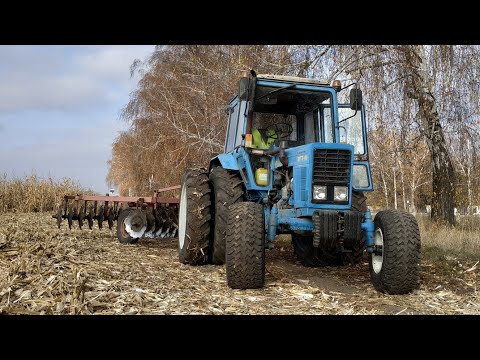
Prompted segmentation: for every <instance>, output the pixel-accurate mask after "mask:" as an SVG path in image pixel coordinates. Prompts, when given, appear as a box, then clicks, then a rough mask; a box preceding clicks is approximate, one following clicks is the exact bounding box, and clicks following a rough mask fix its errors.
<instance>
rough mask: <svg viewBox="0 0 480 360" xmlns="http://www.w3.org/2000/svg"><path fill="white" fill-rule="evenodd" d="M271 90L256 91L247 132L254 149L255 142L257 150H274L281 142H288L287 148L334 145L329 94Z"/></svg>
mask: <svg viewBox="0 0 480 360" xmlns="http://www.w3.org/2000/svg"><path fill="white" fill-rule="evenodd" d="M275 89H276V88H274V87H267V86H261V87H257V89H256V101H255V104H254V108H253V119H252V129H251V131H252V136H253V143H254V146H255V140H257V145H258V143H260V146H261V147H271V146H273V145H277V146H278V145H279V142H280V141H282V140H286V141H288V146H289V147H294V146H300V145H304V144H309V143H313V142H334V139H335V137H334V126H333V116H332V107H331V103H332V98H331V94H330V93H329V92H327V91H311V90H297V89H294V88H285V89H283V90H280V91H277V92H273V93H272V91H274V90H275ZM277 89H278V88H277ZM270 93H271V94H270ZM260 138H261V140H259V139H260Z"/></svg>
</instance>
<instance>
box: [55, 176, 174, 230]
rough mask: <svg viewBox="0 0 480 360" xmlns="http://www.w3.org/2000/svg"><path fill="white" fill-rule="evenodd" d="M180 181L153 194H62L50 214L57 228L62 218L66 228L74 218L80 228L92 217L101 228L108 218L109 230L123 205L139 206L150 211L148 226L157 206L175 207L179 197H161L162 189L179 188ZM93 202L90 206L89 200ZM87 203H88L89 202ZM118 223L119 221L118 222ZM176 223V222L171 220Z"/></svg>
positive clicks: (90, 226)
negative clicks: (53, 212)
mask: <svg viewBox="0 0 480 360" xmlns="http://www.w3.org/2000/svg"><path fill="white" fill-rule="evenodd" d="M180 188H181V186H180V185H177V186H171V187H167V188H163V189H158V190H156V191H154V193H153V196H109V195H108V194H107V195H104V196H102V195H84V194H77V195H65V196H64V197H63V201H62V204H61V205H60V206H59V208H58V211H57V213H56V214H55V215H52V217H53V218H54V219H56V220H57V225H58V228H59V229H60V226H61V223H62V220H63V219H66V220H68V227H69V229H71V228H72V225H73V221H78V224H79V227H80V229H81V228H82V226H83V222H84V220H85V221H87V222H88V226H89V228H90V229H92V227H93V221H94V220H96V221H97V222H98V227H99V228H100V229H102V227H103V222H104V221H107V222H108V227H109V229H110V230H111V229H112V227H113V222H114V221H116V220H118V218H119V215H120V213H121V212H122V211H124V210H126V209H138V210H140V211H145V212H146V213H149V215H148V218H149V221H150V223H149V227H150V228H151V227H152V225H151V221H152V220H150V219H152V217H151V216H150V214H151V215H153V217H155V216H156V214H157V209H168V210H169V209H171V208H173V209H174V210H176V211H178V206H179V202H180V200H179V199H178V198H176V197H162V196H159V195H160V194H161V193H164V192H167V191H174V190H179V189H180ZM92 202H93V206H92V204H91V203H92ZM89 203H90V204H89ZM117 226H118V224H117ZM173 226H174V227H177V226H176V224H173Z"/></svg>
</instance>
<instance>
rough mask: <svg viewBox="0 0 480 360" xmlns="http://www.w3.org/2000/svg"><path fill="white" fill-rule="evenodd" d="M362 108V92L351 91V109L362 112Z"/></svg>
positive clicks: (358, 90) (357, 90)
mask: <svg viewBox="0 0 480 360" xmlns="http://www.w3.org/2000/svg"><path fill="white" fill-rule="evenodd" d="M361 108H362V90H360V89H357V88H355V89H352V90H350V109H352V110H360V109H361Z"/></svg>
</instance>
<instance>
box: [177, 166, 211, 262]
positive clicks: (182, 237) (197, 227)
mask: <svg viewBox="0 0 480 360" xmlns="http://www.w3.org/2000/svg"><path fill="white" fill-rule="evenodd" d="M210 196H211V190H210V185H209V181H208V174H207V171H206V170H205V169H203V168H200V169H188V170H187V171H186V172H185V174H184V175H183V179H182V190H181V194H180V211H179V214H178V257H179V260H180V262H181V263H183V264H190V265H204V264H208V261H209V256H208V253H209V242H210V219H211V200H210Z"/></svg>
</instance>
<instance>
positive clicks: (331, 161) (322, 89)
mask: <svg viewBox="0 0 480 360" xmlns="http://www.w3.org/2000/svg"><path fill="white" fill-rule="evenodd" d="M341 90H343V89H342V87H341V84H340V82H339V81H334V82H333V83H332V84H329V83H327V82H324V81H320V80H314V79H306V78H299V77H291V76H279V75H257V74H256V73H255V72H254V71H253V70H250V71H245V72H243V73H242V77H241V79H240V82H239V92H238V94H237V95H236V96H235V97H234V98H233V100H232V101H231V102H230V105H229V107H228V111H227V112H228V128H227V133H226V139H225V149H224V153H222V154H219V155H216V156H214V157H213V158H212V160H211V161H210V164H209V168H208V169H206V168H192V169H187V170H186V172H185V174H184V176H183V179H182V189H181V195H180V210H179V237H178V253H179V259H180V262H182V263H184V264H191V265H203V264H212V263H213V264H217V265H222V264H226V273H227V282H228V285H229V286H230V287H231V288H234V289H251V288H261V287H263V285H264V282H265V249H272V248H273V245H274V241H275V237H276V236H277V235H279V234H291V237H292V243H293V249H294V252H295V255H296V257H297V259H298V260H299V262H300V263H301V264H303V265H305V266H322V265H341V264H355V263H357V262H359V261H360V260H361V258H362V257H363V256H364V255H363V254H364V252H365V250H366V252H367V253H368V257H369V268H370V274H371V279H372V282H373V285H374V287H375V288H376V289H377V290H379V291H382V292H386V293H389V294H404V293H409V292H411V291H412V290H413V289H415V288H416V287H417V286H418V284H419V271H420V234H419V229H418V225H417V222H416V220H415V217H414V216H413V215H411V214H409V213H406V212H403V211H396V210H385V211H380V212H378V213H377V214H376V216H375V219H374V220H373V219H372V214H371V213H370V211H369V210H368V208H367V205H366V197H365V195H364V192H365V191H372V190H373V184H372V176H371V172H370V164H369V161H368V143H367V127H366V119H365V109H364V106H363V104H362V92H361V90H360V89H359V88H357V87H356V86H355V87H353V88H352V89H351V90H350V94H349V95H350V96H349V97H350V102H349V103H348V104H338V103H337V94H338V93H339V92H340V91H341Z"/></svg>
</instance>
